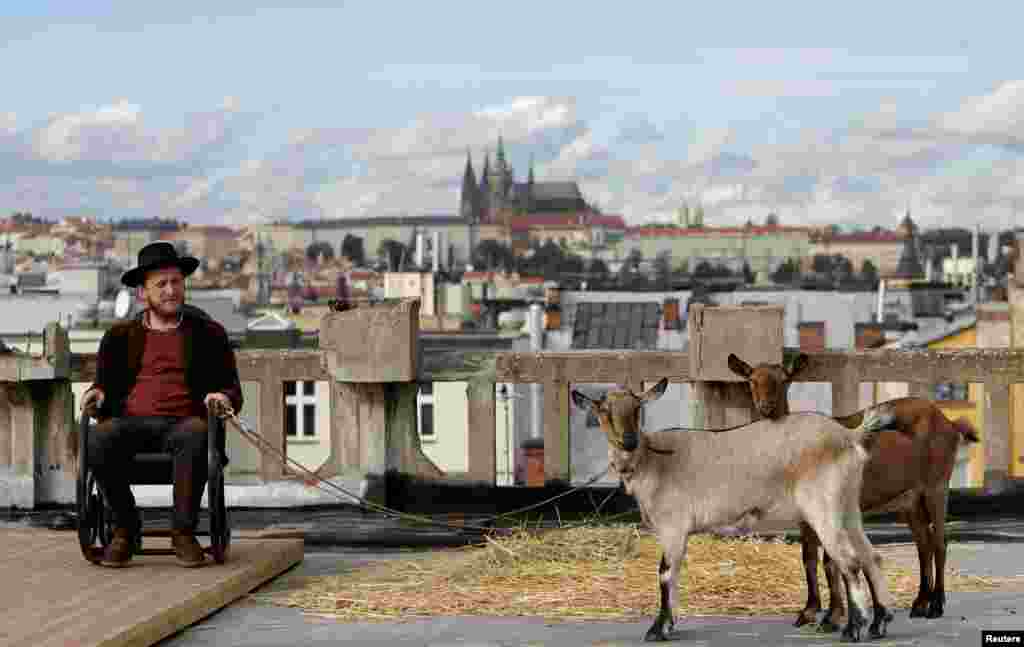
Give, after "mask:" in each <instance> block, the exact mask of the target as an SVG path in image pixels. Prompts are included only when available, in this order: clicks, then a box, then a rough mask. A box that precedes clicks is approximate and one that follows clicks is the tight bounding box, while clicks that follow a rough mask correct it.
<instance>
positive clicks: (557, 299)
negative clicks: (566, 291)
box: [544, 287, 562, 330]
mask: <svg viewBox="0 0 1024 647" xmlns="http://www.w3.org/2000/svg"><path fill="white" fill-rule="evenodd" d="M561 293H562V291H561V290H560V289H559V288H557V287H549V288H546V289H545V290H544V300H545V302H546V305H545V308H544V329H545V330H558V329H559V328H561V327H562V298H561Z"/></svg>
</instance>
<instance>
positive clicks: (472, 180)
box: [459, 149, 479, 218]
mask: <svg viewBox="0 0 1024 647" xmlns="http://www.w3.org/2000/svg"><path fill="white" fill-rule="evenodd" d="M477 191H478V188H477V185H476V174H475V173H473V156H472V154H471V153H470V152H469V149H466V170H465V171H464V172H463V174H462V196H461V198H460V208H459V210H460V212H461V213H462V217H463V218H471V217H473V216H475V215H476V213H477V204H478V202H479V200H477Z"/></svg>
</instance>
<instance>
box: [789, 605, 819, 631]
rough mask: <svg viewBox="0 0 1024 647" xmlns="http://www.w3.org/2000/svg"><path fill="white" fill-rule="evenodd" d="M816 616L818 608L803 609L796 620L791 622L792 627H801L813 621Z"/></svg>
mask: <svg viewBox="0 0 1024 647" xmlns="http://www.w3.org/2000/svg"><path fill="white" fill-rule="evenodd" d="M817 618H818V609H804V610H803V611H801V612H800V613H799V614H798V615H797V617H796V622H794V623H793V626H794V627H802V626H804V625H809V624H811V623H813V622H814V621H815V620H817Z"/></svg>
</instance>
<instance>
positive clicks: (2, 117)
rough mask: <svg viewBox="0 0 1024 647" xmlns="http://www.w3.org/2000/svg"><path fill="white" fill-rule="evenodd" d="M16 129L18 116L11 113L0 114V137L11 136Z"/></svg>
mask: <svg viewBox="0 0 1024 647" xmlns="http://www.w3.org/2000/svg"><path fill="white" fill-rule="evenodd" d="M17 129H18V115H16V114H14V113H13V112H0V135H4V134H6V135H13V134H14V133H15V131H17Z"/></svg>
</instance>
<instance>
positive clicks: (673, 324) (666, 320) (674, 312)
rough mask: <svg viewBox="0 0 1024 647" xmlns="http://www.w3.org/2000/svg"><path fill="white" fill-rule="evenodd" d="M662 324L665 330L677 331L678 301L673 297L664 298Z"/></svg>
mask: <svg viewBox="0 0 1024 647" xmlns="http://www.w3.org/2000/svg"><path fill="white" fill-rule="evenodd" d="M661 312H662V316H661V318H662V324H663V327H664V329H665V330H678V329H679V299H677V298H675V297H665V303H664V307H663V308H662V311H661Z"/></svg>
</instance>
